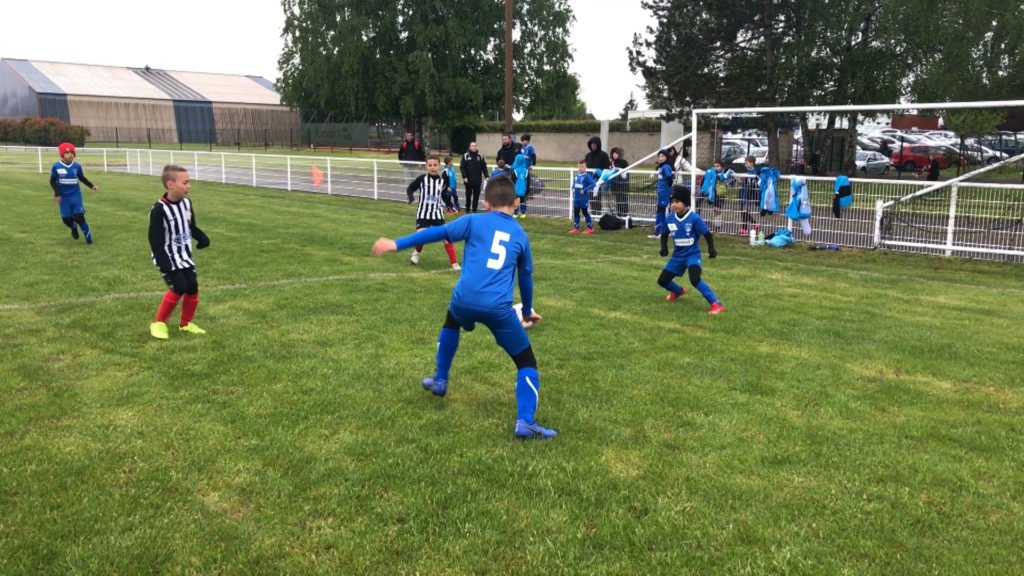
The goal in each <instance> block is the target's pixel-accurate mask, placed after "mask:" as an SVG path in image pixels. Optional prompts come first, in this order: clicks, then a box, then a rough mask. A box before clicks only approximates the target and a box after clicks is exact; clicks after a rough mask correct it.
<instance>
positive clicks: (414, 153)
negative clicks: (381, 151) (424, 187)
mask: <svg viewBox="0 0 1024 576" xmlns="http://www.w3.org/2000/svg"><path fill="white" fill-rule="evenodd" d="M398 161H399V162H401V163H402V168H404V169H405V181H406V182H412V181H413V180H415V179H416V177H417V176H419V175H420V171H421V170H423V164H424V163H425V162H426V161H427V154H426V153H425V152H424V151H423V144H421V143H420V141H419V140H417V139H416V138H415V137H414V136H413V135H412V131H410V130H406V131H405V140H402V145H401V146H399V147H398Z"/></svg>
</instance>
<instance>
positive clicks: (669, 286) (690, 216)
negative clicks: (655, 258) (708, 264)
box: [658, 185, 725, 315]
mask: <svg viewBox="0 0 1024 576" xmlns="http://www.w3.org/2000/svg"><path fill="white" fill-rule="evenodd" d="M669 208H670V210H669V214H668V218H667V223H666V227H667V229H668V230H667V232H666V233H665V234H663V235H662V236H661V255H662V256H668V237H669V235H671V236H672V242H673V244H674V246H675V248H674V249H673V250H672V257H671V258H669V259H668V262H666V263H665V268H664V269H663V270H662V271H661V276H658V285H659V286H661V287H662V288H664V289H665V290H668V292H669V294H668V296H667V297H666V298H665V300H666V301H667V302H673V301H675V300H677V299H678V298H679V297H680V296H682V295H683V294H686V291H685V290H683V287H682V286H680V285H679V284H676V283H675V282H673V281H672V279H673V278H675V277H677V276H682V275H683V273H684V272H688V273H689V275H690V284H692V285H693V287H694V288H696V289H697V291H698V292H700V293H701V295H702V296H704V299H705V300H707V301H708V304H710V305H711V308H710V309H708V314H712V315H714V314H718V313H720V312H722V311H724V310H725V308H724V307H723V306H722V303H721V302H719V301H718V297H717V296H715V293H714V292H713V291H712V290H711V287H710V286H708V284H707V282H705V281H703V280H702V279H701V277H700V273H701V265H700V243H699V242H700V238H699V237H700V236H704V240H705V241H706V242H707V243H708V258H715V257H716V256H718V252H716V251H715V240H714V238H713V237H712V235H711V231H710V230H708V227H707V224H705V223H704V220H702V219H701V217H700V215H699V214H697V213H696V212H694V211H693V210H690V189H689V188H687V187H685V186H679V185H676V186H673V187H672V200H671V203H670V204H669Z"/></svg>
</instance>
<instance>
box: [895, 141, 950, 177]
mask: <svg viewBox="0 0 1024 576" xmlns="http://www.w3.org/2000/svg"><path fill="white" fill-rule="evenodd" d="M932 158H934V159H936V160H938V161H939V168H942V169H943V170H945V169H946V168H949V166H950V164H949V158H947V157H946V153H945V151H944V150H943V149H942V148H939V147H938V146H929V145H926V144H904V145H903V150H897V151H895V152H893V153H892V156H891V157H890V158H889V162H890V163H891V164H892V165H893V166H895V167H896V168H897V169H899V170H904V171H908V172H909V171H916V170H923V169H925V168H927V167H928V166H929V165H930V164H931V163H932Z"/></svg>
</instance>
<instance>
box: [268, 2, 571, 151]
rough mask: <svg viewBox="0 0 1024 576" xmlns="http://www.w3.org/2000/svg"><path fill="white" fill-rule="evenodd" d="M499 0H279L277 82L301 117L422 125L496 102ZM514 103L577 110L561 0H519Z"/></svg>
mask: <svg viewBox="0 0 1024 576" xmlns="http://www.w3.org/2000/svg"><path fill="white" fill-rule="evenodd" d="M503 5H504V1H503V0H449V1H447V2H400V3H396V2H389V1H386V0H282V8H283V9H284V12H285V26H284V30H283V33H282V35H283V37H284V39H285V48H284V51H283V52H282V54H281V58H280V60H279V65H280V67H281V80H280V82H279V89H280V91H281V95H282V99H283V101H284V102H285V104H288V105H289V106H292V107H294V108H298V109H300V110H302V111H303V114H304V115H305V116H306V117H309V116H312V115H314V114H315V115H316V116H317V117H337V118H359V119H363V118H374V119H397V118H401V119H402V121H403V122H404V123H405V125H406V127H408V128H412V129H414V130H415V131H416V132H418V133H422V132H423V129H424V128H426V129H427V132H429V129H430V127H431V126H432V125H434V124H437V125H440V126H443V127H446V128H450V127H453V126H456V125H458V124H460V123H473V122H475V121H476V120H478V119H479V118H480V117H482V116H483V115H484V114H485V113H486V112H488V111H493V110H496V109H498V108H500V107H501V105H502V101H503V94H504V86H503V74H504V67H503V61H504V45H503V30H504V10H503ZM517 8H518V9H517V13H516V14H517V16H516V26H517V27H518V28H519V31H520V37H521V38H526V39H529V42H526V41H521V42H519V43H517V45H516V50H517V52H516V58H517V62H516V74H515V77H516V81H517V84H516V85H517V90H516V92H517V100H516V102H517V107H518V108H520V109H522V110H525V111H527V112H531V111H532V112H534V113H535V114H555V115H561V114H579V109H580V106H581V105H582V104H581V103H580V102H579V97H578V94H579V81H578V79H576V78H575V77H574V76H572V75H571V74H569V72H568V66H569V63H570V62H571V60H572V54H571V52H570V51H569V48H568V44H567V42H566V38H568V26H569V25H570V23H571V22H572V20H573V17H572V12H571V10H570V9H569V8H568V5H567V3H566V0H520V1H519V2H517Z"/></svg>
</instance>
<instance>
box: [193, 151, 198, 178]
mask: <svg viewBox="0 0 1024 576" xmlns="http://www.w3.org/2000/svg"><path fill="white" fill-rule="evenodd" d="M192 164H194V165H195V167H196V171H195V172H193V173H192V177H193V178H195V179H196V180H199V152H193V153H192Z"/></svg>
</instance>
